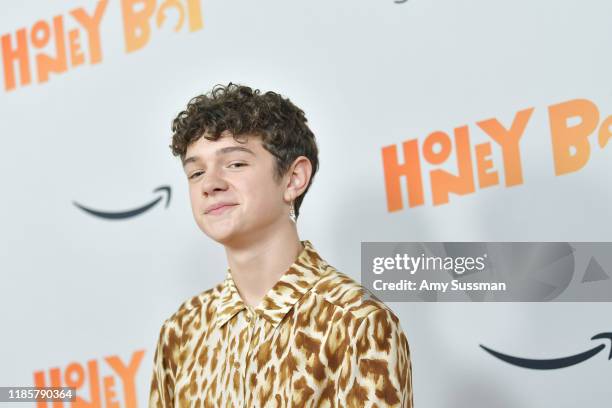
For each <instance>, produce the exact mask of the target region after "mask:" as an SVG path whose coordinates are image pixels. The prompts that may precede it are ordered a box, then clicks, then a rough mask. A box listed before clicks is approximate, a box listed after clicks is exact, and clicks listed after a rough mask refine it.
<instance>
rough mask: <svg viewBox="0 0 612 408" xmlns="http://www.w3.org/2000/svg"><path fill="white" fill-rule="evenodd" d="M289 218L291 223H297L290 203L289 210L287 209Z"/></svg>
mask: <svg viewBox="0 0 612 408" xmlns="http://www.w3.org/2000/svg"><path fill="white" fill-rule="evenodd" d="M289 218H290V219H291V221H293V222H297V219H296V217H295V209H294V208H293V203H291V208H289Z"/></svg>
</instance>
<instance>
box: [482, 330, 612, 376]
mask: <svg viewBox="0 0 612 408" xmlns="http://www.w3.org/2000/svg"><path fill="white" fill-rule="evenodd" d="M599 339H607V340H610V341H611V342H612V333H599V334H596V335H595V336H593V337H591V340H599ZM480 347H482V348H483V349H484V350H485V351H487V352H488V353H489V354H491V355H493V356H495V357H497V358H499V359H500V360H502V361H505V362H506V363H510V364H512V365H515V366H519V367H524V368H533V369H535V370H554V369H556V368H564V367H569V366H573V365H575V364H578V363H582V362H583V361H586V360H588V359H589V358H591V357H593V356H594V355H596V354H597V353H599V352H600V351H601V350H603V349H605V348H606V345H605V344H600V345H598V346H595V347H593V348H592V349H590V350H587V351H585V352H582V353H578V354H574V355H573V356H568V357H560V358H552V359H544V360H540V359H530V358H521V357H514V356H510V355H508V354H503V353H500V352H499V351H495V350H491V349H490V348H488V347H485V346H483V345H482V344H480ZM608 360H612V343H611V350H610V353H609V354H608Z"/></svg>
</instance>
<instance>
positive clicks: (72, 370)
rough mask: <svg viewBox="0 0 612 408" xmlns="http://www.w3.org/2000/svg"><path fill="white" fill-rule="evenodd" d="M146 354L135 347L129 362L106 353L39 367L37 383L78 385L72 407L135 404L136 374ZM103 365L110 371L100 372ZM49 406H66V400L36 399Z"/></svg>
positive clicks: (113, 407) (40, 407)
mask: <svg viewBox="0 0 612 408" xmlns="http://www.w3.org/2000/svg"><path fill="white" fill-rule="evenodd" d="M143 356H144V350H136V351H135V352H133V353H132V356H131V357H130V360H129V361H127V362H124V361H123V360H122V359H121V358H120V357H119V356H109V357H104V359H103V361H98V360H95V359H94V360H89V361H88V362H87V363H86V364H81V363H77V362H72V363H70V364H68V365H67V366H66V367H64V368H63V369H62V368H61V367H54V368H51V369H49V371H48V373H45V371H36V372H35V373H34V386H35V387H37V388H39V387H74V388H76V398H75V400H74V401H72V402H71V403H70V404H71V405H70V406H72V407H106V408H119V407H126V408H136V407H137V406H138V403H137V398H136V395H137V394H136V374H137V373H138V368H139V367H140V363H141V362H142V358H143ZM101 369H104V371H106V372H109V374H108V375H103V376H101V375H102V374H101V373H100V370H101ZM117 387H121V388H122V389H123V392H119V391H117ZM85 389H86V390H87V392H85ZM49 406H51V407H52V408H63V407H64V403H63V402H61V401H54V402H46V401H39V402H37V403H36V407H37V408H47V407H49Z"/></svg>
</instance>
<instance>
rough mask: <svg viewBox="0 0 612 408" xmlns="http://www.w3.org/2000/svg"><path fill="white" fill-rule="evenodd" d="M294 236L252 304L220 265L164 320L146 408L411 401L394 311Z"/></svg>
mask: <svg viewBox="0 0 612 408" xmlns="http://www.w3.org/2000/svg"><path fill="white" fill-rule="evenodd" d="M302 244H303V245H304V249H303V251H302V252H301V253H300V255H299V256H298V258H297V259H296V261H295V263H294V264H293V265H292V266H291V267H290V268H289V269H288V270H287V271H286V272H285V274H284V275H283V276H282V277H281V278H280V280H279V281H278V282H277V283H276V284H275V285H274V286H273V287H272V288H271V289H270V291H269V292H268V293H267V294H266V296H265V297H264V299H263V300H262V301H261V302H260V303H259V305H258V306H257V307H256V308H252V307H250V306H247V305H246V304H245V303H244V302H243V301H242V298H241V297H240V295H239V293H238V290H237V289H236V286H235V285H234V281H233V280H232V276H231V270H230V269H228V270H227V275H226V278H225V281H224V282H223V283H220V284H219V285H217V286H216V287H214V288H212V289H209V290H207V291H205V292H202V293H201V294H199V295H197V296H195V297H193V298H191V299H189V300H187V301H186V302H184V303H183V304H182V305H181V306H180V308H179V309H178V311H177V312H176V313H174V314H173V315H172V316H171V317H170V318H169V319H167V320H166V321H165V322H164V324H163V326H162V328H161V332H160V335H159V341H158V344H157V349H156V351H155V356H154V368H153V378H152V381H151V391H150V399H149V407H151V408H152V407H166V408H169V407H360V408H361V407H404V408H412V407H413V398H412V366H411V362H410V352H409V348H408V342H407V340H406V336H405V335H404V333H403V331H402V328H401V327H400V323H399V320H398V318H397V316H396V315H395V314H394V313H393V312H392V311H391V310H390V309H389V308H388V306H386V305H385V304H384V303H382V302H381V301H380V300H378V299H376V298H375V297H374V296H373V295H371V293H370V292H368V291H367V290H366V289H364V288H363V287H362V286H361V285H360V284H359V283H357V282H355V281H354V280H353V279H351V278H350V277H349V276H347V275H345V274H343V273H341V272H339V271H337V270H336V269H335V268H334V267H332V266H330V265H328V264H327V263H326V262H325V261H324V260H323V259H322V258H321V257H320V256H319V254H318V253H317V251H316V250H315V249H314V247H313V245H312V243H311V242H310V241H308V240H305V241H302Z"/></svg>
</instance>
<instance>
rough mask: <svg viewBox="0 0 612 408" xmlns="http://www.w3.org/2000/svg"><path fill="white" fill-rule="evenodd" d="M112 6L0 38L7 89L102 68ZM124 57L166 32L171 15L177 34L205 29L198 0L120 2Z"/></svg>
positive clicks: (74, 12)
mask: <svg viewBox="0 0 612 408" xmlns="http://www.w3.org/2000/svg"><path fill="white" fill-rule="evenodd" d="M108 3H109V0H100V1H98V2H97V3H96V6H95V8H93V9H91V10H87V9H85V7H78V8H75V9H73V10H71V11H69V12H68V14H67V15H62V14H58V15H56V16H54V17H53V18H52V19H50V20H46V19H42V20H38V21H36V22H35V23H34V24H32V25H31V26H29V27H22V28H19V29H17V30H16V32H14V33H7V34H4V35H2V37H1V38H0V47H1V48H2V66H3V69H4V89H5V90H6V91H12V90H14V89H15V88H16V87H17V78H16V73H17V72H19V85H20V86H22V87H23V86H26V85H29V84H31V83H32V77H33V76H34V73H35V74H36V82H37V83H43V82H47V81H48V80H49V76H50V74H52V73H53V74H62V73H64V72H67V71H68V70H72V69H74V68H76V67H78V66H80V65H83V64H85V63H89V64H90V65H95V64H99V63H100V62H102V60H103V53H102V38H101V36H100V25H101V23H102V21H103V19H104V15H105V14H106V12H107V9H108ZM120 5H121V13H122V18H123V34H124V43H125V52H126V53H130V52H134V51H137V50H139V49H141V48H143V47H144V46H146V45H147V44H148V42H149V40H150V37H151V30H152V29H153V28H154V27H157V28H158V29H159V28H161V27H162V25H163V24H164V22H165V21H166V16H167V15H168V14H169V12H171V10H173V12H175V13H177V14H178V21H177V23H176V24H175V25H174V28H173V29H174V31H180V30H181V29H182V28H183V27H184V26H186V27H187V29H188V30H189V31H190V32H193V31H197V30H200V29H201V28H202V26H203V23H202V12H201V7H200V0H165V1H163V2H161V4H157V1H156V0H121V1H120Z"/></svg>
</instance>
